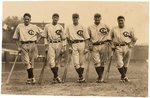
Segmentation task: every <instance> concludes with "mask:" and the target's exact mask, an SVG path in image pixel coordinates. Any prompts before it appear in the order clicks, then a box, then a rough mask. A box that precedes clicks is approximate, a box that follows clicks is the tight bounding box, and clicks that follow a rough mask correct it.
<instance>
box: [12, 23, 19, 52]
mask: <svg viewBox="0 0 150 98" xmlns="http://www.w3.org/2000/svg"><path fill="white" fill-rule="evenodd" d="M19 28H20V27H19V25H18V26H17V27H16V30H15V32H14V35H13V39H14V40H15V42H16V45H17V48H18V51H19V52H21V43H20V41H19V38H20V30H19Z"/></svg>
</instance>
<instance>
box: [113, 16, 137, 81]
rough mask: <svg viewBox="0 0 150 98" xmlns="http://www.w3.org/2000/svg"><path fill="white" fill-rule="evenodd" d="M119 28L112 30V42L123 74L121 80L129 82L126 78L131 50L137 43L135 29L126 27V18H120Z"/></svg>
mask: <svg viewBox="0 0 150 98" xmlns="http://www.w3.org/2000/svg"><path fill="white" fill-rule="evenodd" d="M117 21H118V26H116V27H114V28H112V30H111V32H110V38H111V40H112V49H113V50H114V49H115V54H116V60H117V67H118V70H119V72H120V74H121V80H120V81H123V82H124V81H125V82H129V79H128V78H127V76H126V73H127V69H128V65H129V61H130V58H131V50H132V48H133V46H134V44H135V43H136V41H137V38H136V37H135V35H134V31H133V28H128V27H127V26H126V25H125V23H124V22H125V18H124V16H118V18H117Z"/></svg>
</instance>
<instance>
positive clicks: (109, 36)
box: [107, 29, 114, 40]
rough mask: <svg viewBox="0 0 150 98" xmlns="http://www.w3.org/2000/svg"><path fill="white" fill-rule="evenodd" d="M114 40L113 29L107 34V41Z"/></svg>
mask: <svg viewBox="0 0 150 98" xmlns="http://www.w3.org/2000/svg"><path fill="white" fill-rule="evenodd" d="M113 38H114V29H111V30H110V31H109V32H108V36H107V40H112V39H113Z"/></svg>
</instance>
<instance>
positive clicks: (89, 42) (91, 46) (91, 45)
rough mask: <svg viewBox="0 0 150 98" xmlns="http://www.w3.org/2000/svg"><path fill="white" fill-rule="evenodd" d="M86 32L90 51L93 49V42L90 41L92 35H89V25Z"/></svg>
mask: <svg viewBox="0 0 150 98" xmlns="http://www.w3.org/2000/svg"><path fill="white" fill-rule="evenodd" d="M87 33H88V35H89V39H88V48H89V50H90V51H92V50H93V43H92V40H91V37H92V35H91V29H90V27H88V28H87Z"/></svg>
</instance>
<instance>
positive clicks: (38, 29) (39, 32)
mask: <svg viewBox="0 0 150 98" xmlns="http://www.w3.org/2000/svg"><path fill="white" fill-rule="evenodd" d="M36 28H37V34H42V32H43V30H42V29H41V28H40V27H38V26H36Z"/></svg>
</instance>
